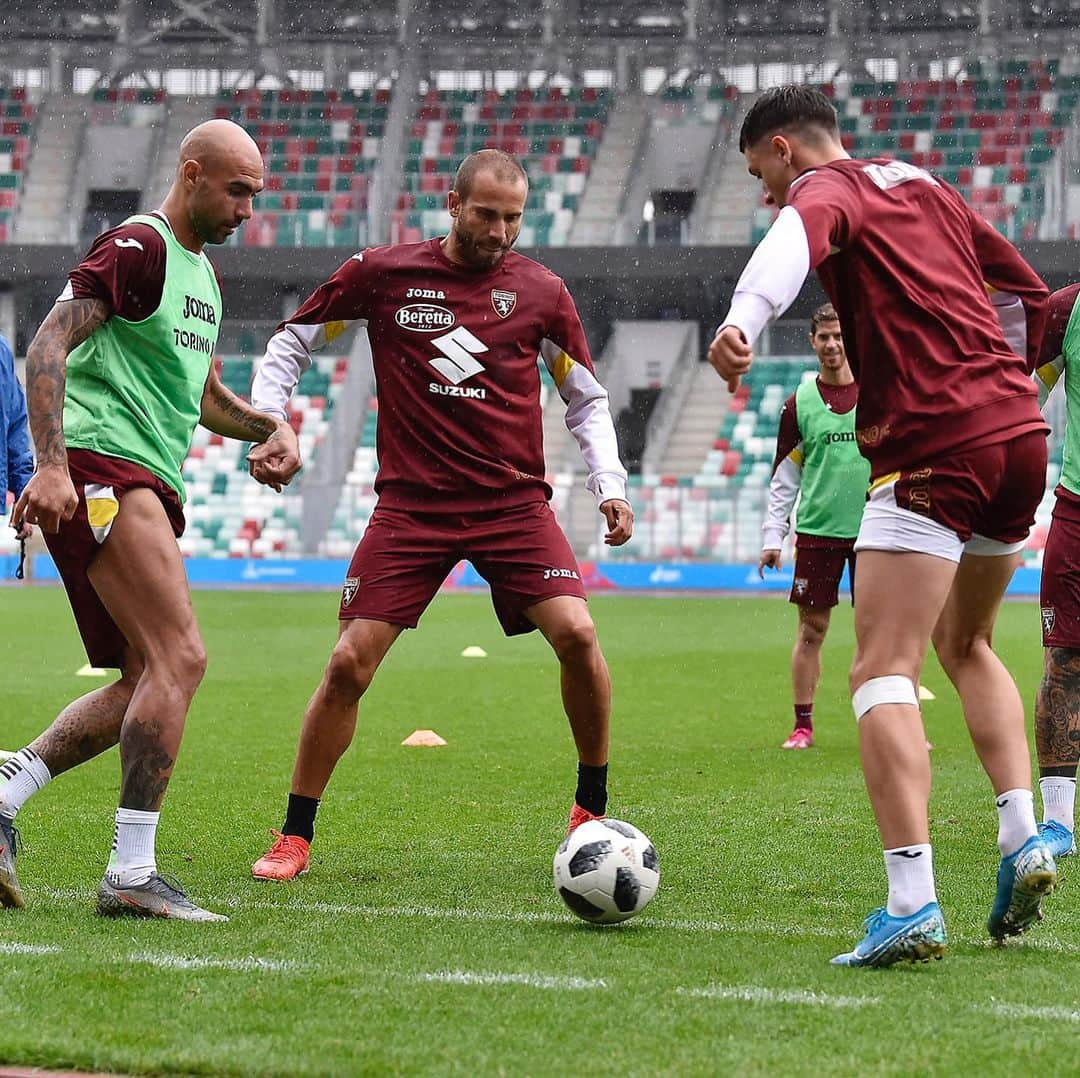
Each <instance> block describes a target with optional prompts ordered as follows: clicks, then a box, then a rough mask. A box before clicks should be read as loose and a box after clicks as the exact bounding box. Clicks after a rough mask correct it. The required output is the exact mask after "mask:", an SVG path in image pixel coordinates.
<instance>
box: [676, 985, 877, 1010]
mask: <svg viewBox="0 0 1080 1078" xmlns="http://www.w3.org/2000/svg"><path fill="white" fill-rule="evenodd" d="M675 991H676V992H677V993H678V994H679V995H681V996H691V997H693V998H694V999H734V1000H739V1001H740V1002H743V1003H798V1004H805V1005H806V1006H809V1007H835V1008H843V1007H873V1006H875V1005H876V1004H878V1003H880V1002H881V1000H880V999H878V998H877V996H830V995H829V994H828V993H826V992H810V991H804V990H801V989H798V990H790V989H784V988H761V987H759V986H758V985H722V984H720V985H710V986H709V987H708V988H676V989H675Z"/></svg>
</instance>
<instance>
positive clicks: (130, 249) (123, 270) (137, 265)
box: [61, 222, 165, 322]
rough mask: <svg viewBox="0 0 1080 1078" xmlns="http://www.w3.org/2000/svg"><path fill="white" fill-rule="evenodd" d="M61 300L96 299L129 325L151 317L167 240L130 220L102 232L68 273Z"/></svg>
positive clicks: (162, 282) (161, 280)
mask: <svg viewBox="0 0 1080 1078" xmlns="http://www.w3.org/2000/svg"><path fill="white" fill-rule="evenodd" d="M68 283H69V285H70V291H68V290H67V289H65V290H64V293H63V294H62V297H61V298H64V299H100V300H101V301H102V302H103V303H104V304H106V306H108V308H109V314H110V316H112V315H116V316H117V317H119V318H125V319H127V320H128V321H129V322H141V321H142V320H143V319H144V318H149V317H150V315H152V314H153V313H154V312H155V311H156V310H157V309H158V306H159V305H160V304H161V294H162V292H163V291H164V288H165V241H164V240H163V239H162V238H161V236H160V234H159V233H157V232H156V231H154V229H153V227H152V226H150V225H144V224H140V223H138V222H134V223H131V224H122V225H119V226H118V227H116V228H110V229H109V231H108V232H102V234H101V235H100V236H98V237H97V239H95V240H94V242H93V243H92V244H91V245H90V250H89V251H87V252H86V255H85V257H84V258H83V260H82V261H81V262H80V263H79V265H78V266H76V267H75V269H74V270H72V271H71V273H70V274H69V275H68Z"/></svg>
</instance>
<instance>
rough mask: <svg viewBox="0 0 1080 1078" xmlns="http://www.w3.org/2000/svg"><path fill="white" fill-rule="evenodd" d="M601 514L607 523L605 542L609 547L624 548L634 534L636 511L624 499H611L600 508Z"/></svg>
mask: <svg viewBox="0 0 1080 1078" xmlns="http://www.w3.org/2000/svg"><path fill="white" fill-rule="evenodd" d="M600 512H601V513H603V514H604V519H605V520H606V521H607V526H608V530H607V534H606V535H605V536H604V542H605V543H606V544H607V545H608V546H622V545H623V543H625V542H627V541H629V539H630V536H631V535H633V534H634V510H633V509H631V508H630V503H629V502H627V501H623V499H622V498H609V499H608V500H607V501H606V502H604V503H603V504H602V505H601V506H600Z"/></svg>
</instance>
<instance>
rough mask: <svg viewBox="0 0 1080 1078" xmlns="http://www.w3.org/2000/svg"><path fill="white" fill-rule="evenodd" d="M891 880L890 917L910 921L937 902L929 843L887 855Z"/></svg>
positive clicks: (904, 848)
mask: <svg viewBox="0 0 1080 1078" xmlns="http://www.w3.org/2000/svg"><path fill="white" fill-rule="evenodd" d="M885 872H886V874H887V875H888V877H889V903H888V906H887V907H886V908H887V909H888V911H889V916H890V917H910V916H911V915H912V914H913V913H915V912H916V911H917V910H921V909H922V908H923V906H925V905H926V904H927V902H936V901H937V891H936V890H935V889H934V854H933V852H932V851H931V849H930V843H929V842H920V843H918V844H916V845H914V846H898V847H896V849H893V850H886V851H885Z"/></svg>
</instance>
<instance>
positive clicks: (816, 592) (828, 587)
mask: <svg viewBox="0 0 1080 1078" xmlns="http://www.w3.org/2000/svg"><path fill="white" fill-rule="evenodd" d="M845 565H846V566H847V567H848V577H849V579H850V581H851V601H852V603H854V602H855V540H854V539H823V538H820V537H818V536H807V537H803V536H801V535H797V536H796V537H795V579H794V580H793V581H792V582H791V594H790V595H789V596H788V602H791V603H795V605H796V606H811V607H814V608H815V609H817V610H831V609H832V608H833V607H834V606H836V604H837V603H838V602H839V601H840V597H839V592H840V578H841V577H842V576H843V575H844V566H845Z"/></svg>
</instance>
